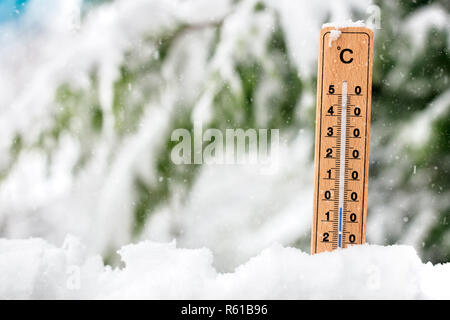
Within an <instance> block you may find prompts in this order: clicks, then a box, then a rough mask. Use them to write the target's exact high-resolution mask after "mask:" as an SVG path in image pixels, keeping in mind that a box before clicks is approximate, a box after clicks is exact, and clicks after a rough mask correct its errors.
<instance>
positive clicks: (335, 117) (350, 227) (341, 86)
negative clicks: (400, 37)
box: [311, 27, 373, 253]
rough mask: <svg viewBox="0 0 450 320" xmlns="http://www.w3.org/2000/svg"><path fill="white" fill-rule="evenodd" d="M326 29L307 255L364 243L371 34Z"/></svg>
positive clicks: (351, 29)
mask: <svg viewBox="0 0 450 320" xmlns="http://www.w3.org/2000/svg"><path fill="white" fill-rule="evenodd" d="M332 30H334V28H324V29H322V31H321V34H320V46H319V47H320V49H319V68H318V79H317V110H316V149H315V187H314V211H313V225H312V238H311V252H312V253H319V252H323V251H331V250H334V249H336V248H340V247H342V248H345V247H347V246H349V245H353V244H361V243H364V242H365V239H366V237H365V233H366V216H367V191H368V188H367V187H368V173H369V172H368V169H369V136H370V135H369V132H370V110H371V94H372V50H373V33H372V31H371V30H370V29H367V28H362V27H349V28H341V29H340V31H341V34H340V36H339V38H337V39H336V40H334V41H333V40H332V39H333V38H335V37H333V36H334V34H333V33H335V31H332ZM341 153H342V155H341Z"/></svg>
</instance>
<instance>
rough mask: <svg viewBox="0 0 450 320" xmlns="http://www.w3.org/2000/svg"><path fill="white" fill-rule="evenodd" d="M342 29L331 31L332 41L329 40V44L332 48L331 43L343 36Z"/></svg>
mask: <svg viewBox="0 0 450 320" xmlns="http://www.w3.org/2000/svg"><path fill="white" fill-rule="evenodd" d="M341 33H342V32H341V31H340V30H337V29H334V30H331V31H330V41H329V42H328V46H329V47H330V48H331V44H332V43H333V41H336V40H337V39H339V37H340V36H341Z"/></svg>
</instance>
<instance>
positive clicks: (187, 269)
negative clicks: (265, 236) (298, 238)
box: [0, 235, 450, 299]
mask: <svg viewBox="0 0 450 320" xmlns="http://www.w3.org/2000/svg"><path fill="white" fill-rule="evenodd" d="M118 253H119V255H120V257H121V260H122V261H123V264H124V266H122V267H120V268H114V269H113V268H111V267H109V266H105V265H104V264H103V262H102V259H101V258H100V256H99V255H93V256H92V255H91V256H87V255H86V254H85V251H84V247H83V245H82V244H81V243H80V242H79V240H78V239H77V238H75V237H73V236H70V235H69V236H67V237H66V239H65V241H64V243H63V245H62V246H61V247H56V246H54V245H51V244H49V243H48V242H46V241H44V240H42V239H38V238H35V239H27V240H6V239H0V299H86V298H88V299H91V298H92V299H206V298H207V299H324V298H329V299H341V298H349V299H438V298H440V299H449V298H450V289H449V288H450V263H447V264H443V265H442V264H441V265H435V266H433V265H432V264H431V263H427V264H423V263H422V262H421V260H420V259H419V257H418V256H417V254H416V252H415V250H414V249H413V248H412V247H410V246H398V245H396V246H387V247H383V246H376V245H359V246H354V247H351V248H348V249H344V250H338V251H334V252H330V253H328V252H327V253H321V254H317V255H313V256H312V255H309V254H307V253H304V252H302V251H300V250H298V249H295V248H288V247H282V246H281V245H272V246H271V247H269V248H267V249H265V250H263V251H262V252H261V253H260V254H259V255H257V256H255V257H253V258H251V259H250V260H248V261H247V262H246V263H244V264H242V265H240V266H239V267H237V268H236V269H235V270H234V271H233V272H231V273H218V272H217V271H216V269H215V268H214V267H213V254H212V252H211V251H210V250H209V249H205V248H201V249H180V248H177V247H176V243H175V241H173V242H170V243H156V242H151V241H143V242H140V243H138V244H130V245H126V246H124V247H122V248H121V249H120V250H119V251H118Z"/></svg>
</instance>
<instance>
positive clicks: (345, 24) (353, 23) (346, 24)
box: [322, 20, 367, 30]
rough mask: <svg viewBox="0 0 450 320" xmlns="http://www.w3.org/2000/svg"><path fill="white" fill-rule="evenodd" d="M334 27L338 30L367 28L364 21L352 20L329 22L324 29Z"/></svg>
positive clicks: (324, 25)
mask: <svg viewBox="0 0 450 320" xmlns="http://www.w3.org/2000/svg"><path fill="white" fill-rule="evenodd" d="M328 27H332V28H335V29H336V30H339V29H343V28H350V27H367V26H366V24H365V23H364V21H362V20H358V21H352V20H346V21H342V22H327V23H324V24H323V25H322V28H328Z"/></svg>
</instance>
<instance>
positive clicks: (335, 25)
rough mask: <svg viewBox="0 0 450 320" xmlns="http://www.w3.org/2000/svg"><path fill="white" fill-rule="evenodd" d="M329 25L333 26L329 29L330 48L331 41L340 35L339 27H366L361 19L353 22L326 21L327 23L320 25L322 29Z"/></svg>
mask: <svg viewBox="0 0 450 320" xmlns="http://www.w3.org/2000/svg"><path fill="white" fill-rule="evenodd" d="M329 27H333V28H334V30H331V31H330V37H329V39H330V40H329V42H328V46H329V47H330V48H331V45H332V44H333V41H336V40H337V39H339V37H340V36H341V33H342V32H341V31H340V30H339V29H342V28H348V27H367V26H366V24H365V23H364V22H363V21H362V20H358V21H355V22H354V21H352V20H347V21H344V22H328V23H324V24H323V25H322V29H323V28H329Z"/></svg>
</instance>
